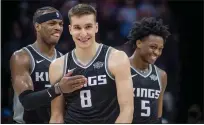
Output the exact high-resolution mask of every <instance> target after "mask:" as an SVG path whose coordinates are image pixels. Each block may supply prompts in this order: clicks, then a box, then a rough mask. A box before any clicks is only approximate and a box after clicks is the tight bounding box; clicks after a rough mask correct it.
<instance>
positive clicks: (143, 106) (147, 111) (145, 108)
mask: <svg viewBox="0 0 204 125" xmlns="http://www.w3.org/2000/svg"><path fill="white" fill-rule="evenodd" d="M141 110H142V111H141V116H145V117H148V116H150V107H149V101H147V100H141ZM143 111H144V112H143Z"/></svg>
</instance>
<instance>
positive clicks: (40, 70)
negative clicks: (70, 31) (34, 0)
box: [10, 7, 86, 123]
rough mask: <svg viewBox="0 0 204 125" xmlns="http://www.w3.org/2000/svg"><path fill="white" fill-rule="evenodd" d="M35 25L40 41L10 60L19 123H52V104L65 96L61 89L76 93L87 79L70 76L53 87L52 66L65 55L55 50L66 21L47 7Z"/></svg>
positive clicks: (16, 118)
mask: <svg viewBox="0 0 204 125" xmlns="http://www.w3.org/2000/svg"><path fill="white" fill-rule="evenodd" d="M33 23H34V26H35V30H36V34H37V40H36V41H35V43H33V44H32V45H28V46H27V47H24V48H22V49H21V50H18V51H16V52H14V54H13V55H12V57H11V60H10V68H11V76H12V84H13V88H14V91H15V94H14V100H13V101H14V102H13V103H14V106H13V110H14V116H13V120H14V122H15V123H49V119H50V115H49V114H48V113H49V110H50V103H51V100H52V99H53V98H55V97H57V96H59V95H60V94H61V90H60V89H59V87H61V88H63V89H62V91H63V92H64V93H68V92H72V91H74V90H76V89H79V88H81V87H82V86H83V84H84V83H85V80H86V79H85V78H84V77H83V76H74V77H72V78H70V77H68V76H69V75H70V74H71V73H69V74H67V75H66V77H64V78H62V80H61V81H60V82H59V84H57V85H55V86H52V87H51V84H50V82H49V77H48V70H49V65H50V63H51V62H52V61H53V60H54V59H56V58H58V57H60V56H62V54H61V53H60V52H58V51H56V50H55V45H56V44H57V43H58V40H59V38H60V36H61V34H62V31H63V19H62V16H61V14H60V13H59V11H58V10H56V9H55V8H52V7H43V8H40V9H38V10H37V11H36V12H35V14H34V18H33ZM73 80H74V81H73ZM76 80H81V82H80V83H78V84H77V85H74V86H75V87H74V88H73V87H72V84H73V82H76ZM76 83H77V82H76ZM80 85H81V86H80ZM21 104H22V105H21ZM22 106H23V107H22Z"/></svg>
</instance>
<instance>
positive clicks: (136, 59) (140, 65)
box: [130, 51, 149, 70]
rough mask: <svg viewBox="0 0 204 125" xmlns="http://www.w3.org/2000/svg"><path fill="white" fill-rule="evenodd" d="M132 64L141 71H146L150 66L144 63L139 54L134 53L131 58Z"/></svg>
mask: <svg viewBox="0 0 204 125" xmlns="http://www.w3.org/2000/svg"><path fill="white" fill-rule="evenodd" d="M130 64H131V65H132V66H133V67H134V68H136V69H140V70H145V69H147V68H148V67H149V64H148V63H146V62H144V61H143V60H142V58H141V56H140V55H139V53H138V52H136V51H135V52H134V53H133V55H132V56H131V57H130Z"/></svg>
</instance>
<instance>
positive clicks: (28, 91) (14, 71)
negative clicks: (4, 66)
mask: <svg viewBox="0 0 204 125" xmlns="http://www.w3.org/2000/svg"><path fill="white" fill-rule="evenodd" d="M30 67H31V65H30V57H29V55H28V54H27V52H25V51H24V50H20V51H17V52H15V53H14V54H13V55H12V57H11V59H10V69H11V77H12V85H13V88H14V91H15V92H16V93H17V95H19V100H20V102H21V103H22V105H23V107H24V109H25V110H32V109H36V108H39V107H41V106H43V105H47V104H49V103H50V102H51V99H52V98H50V96H49V94H48V92H47V91H48V90H42V91H38V92H34V88H33V82H32V79H31V77H30V72H29V70H30ZM50 89H51V88H49V90H50ZM53 92H54V91H52V92H51V93H52V94H53ZM54 94H55V92H54ZM53 97H54V96H53ZM38 102H41V103H38Z"/></svg>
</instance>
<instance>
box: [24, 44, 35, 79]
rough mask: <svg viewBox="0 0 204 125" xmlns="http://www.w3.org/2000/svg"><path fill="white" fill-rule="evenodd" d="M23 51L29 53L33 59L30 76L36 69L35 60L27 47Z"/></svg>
mask: <svg viewBox="0 0 204 125" xmlns="http://www.w3.org/2000/svg"><path fill="white" fill-rule="evenodd" d="M23 49H24V50H25V51H26V52H27V53H28V55H29V56H30V58H31V61H30V64H31V71H30V75H31V74H32V73H33V71H34V69H35V60H34V58H33V55H32V54H31V52H30V51H29V50H28V49H27V48H26V47H23Z"/></svg>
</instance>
